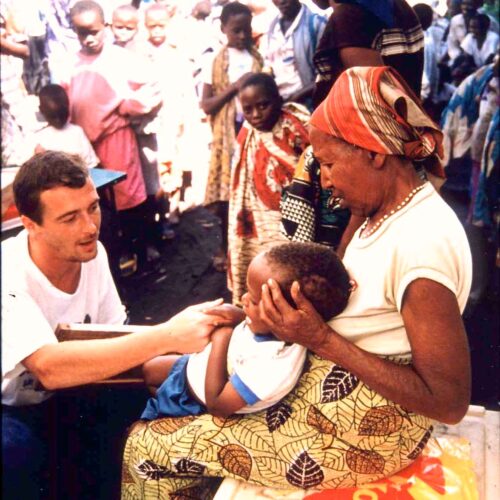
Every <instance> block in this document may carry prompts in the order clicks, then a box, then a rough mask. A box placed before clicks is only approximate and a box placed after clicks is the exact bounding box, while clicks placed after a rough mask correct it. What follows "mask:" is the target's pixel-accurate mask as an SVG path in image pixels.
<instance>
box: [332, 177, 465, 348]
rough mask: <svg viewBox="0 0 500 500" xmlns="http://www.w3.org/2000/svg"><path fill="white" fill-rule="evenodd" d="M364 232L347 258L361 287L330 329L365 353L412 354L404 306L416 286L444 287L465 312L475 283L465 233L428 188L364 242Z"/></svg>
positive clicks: (450, 210)
mask: <svg viewBox="0 0 500 500" xmlns="http://www.w3.org/2000/svg"><path fill="white" fill-rule="evenodd" d="M359 233H360V230H359V229H358V231H357V232H356V233H355V235H354V237H353V239H352V241H351V242H350V243H349V245H348V247H347V249H346V253H345V256H344V259H343V262H344V265H345V266H346V268H347V270H348V272H349V275H350V276H351V277H352V278H353V279H354V280H355V281H356V283H357V288H356V289H355V290H354V291H353V293H352V294H351V297H350V299H349V303H348V304H347V307H346V309H345V310H344V311H343V312H342V313H341V314H339V315H338V316H336V317H335V318H334V319H332V320H331V321H330V322H329V324H330V326H331V327H332V328H333V329H334V330H335V331H336V332H338V333H339V334H340V335H342V336H343V337H345V338H346V339H348V340H349V341H351V342H353V343H354V344H355V345H357V346H358V347H360V348H361V349H364V350H365V351H368V352H372V353H374V354H379V355H404V354H409V353H410V352H411V347H410V343H409V341H408V336H407V334H406V330H405V327H404V324H403V318H402V316H401V306H402V301H403V296H404V293H405V290H406V287H407V286H408V285H409V284H410V283H411V282H412V281H414V280H416V279H418V278H427V279H430V280H433V281H436V282H437V283H440V284H442V285H444V286H445V287H446V288H448V289H450V290H451V291H452V292H453V293H454V294H455V295H456V296H457V300H458V304H459V307H460V311H463V310H464V308H465V304H466V302H467V298H468V296H469V291H470V287H471V281H472V260H471V253H470V248H469V243H468V241H467V237H466V235H465V231H464V229H463V227H462V224H461V223H460V221H459V220H458V218H457V217H456V215H455V213H454V212H453V210H452V209H451V208H450V207H449V206H448V205H447V204H446V203H445V202H444V201H443V199H442V198H441V197H440V196H439V194H438V193H437V192H436V191H435V190H434V188H433V187H432V185H431V184H430V183H428V184H427V185H426V186H425V187H424V189H422V190H421V191H419V192H418V193H417V194H416V195H415V196H414V198H413V199H412V200H411V201H410V202H409V203H408V205H407V206H405V207H404V208H403V209H402V210H400V211H398V212H396V213H395V214H394V215H392V216H391V217H389V218H388V219H387V220H386V221H385V222H383V223H382V225H381V226H380V227H379V228H378V229H377V231H375V232H374V233H373V234H372V235H370V236H369V237H367V238H364V239H362V238H360V237H359ZM436 307H437V308H439V304H436ZM436 335H439V332H436Z"/></svg>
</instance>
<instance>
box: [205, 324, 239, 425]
mask: <svg viewBox="0 0 500 500" xmlns="http://www.w3.org/2000/svg"><path fill="white" fill-rule="evenodd" d="M232 333H233V329H232V328H219V329H218V330H216V331H215V333H214V334H213V335H212V340H211V342H212V348H211V350H210V357H209V358H208V364H207V374H206V377H205V399H206V405H207V409H208V411H209V413H211V414H212V415H216V416H218V417H228V416H229V415H232V414H233V413H234V412H236V411H238V410H239V409H240V408H243V407H244V406H245V405H246V403H245V400H244V399H243V398H242V397H241V396H240V395H239V394H238V393H237V392H236V390H235V389H234V387H233V385H232V384H231V383H230V382H228V379H227V376H228V374H227V349H228V346H229V342H230V340H231V335H232Z"/></svg>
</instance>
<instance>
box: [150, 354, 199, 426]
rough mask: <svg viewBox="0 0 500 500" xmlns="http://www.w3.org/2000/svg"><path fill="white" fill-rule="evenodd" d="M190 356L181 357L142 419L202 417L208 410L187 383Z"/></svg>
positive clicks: (151, 400)
mask: <svg viewBox="0 0 500 500" xmlns="http://www.w3.org/2000/svg"><path fill="white" fill-rule="evenodd" d="M188 361H189V354H185V355H184V356H181V357H180V358H179V359H178V360H177V361H176V362H175V363H174V366H173V367H172V370H171V371H170V373H169V374H168V377H167V378H166V379H165V380H164V381H163V383H162V384H161V386H160V387H159V388H158V391H157V392H156V397H155V398H149V400H148V402H147V405H146V408H145V409H144V411H143V412H142V415H141V418H144V419H146V420H154V419H155V418H160V417H185V416H187V415H200V414H201V413H206V412H207V409H206V407H205V406H203V405H201V404H200V403H198V401H196V400H195V399H194V398H193V397H192V396H191V395H190V394H189V389H188V383H187V374H186V372H187V364H188Z"/></svg>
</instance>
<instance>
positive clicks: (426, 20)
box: [413, 3, 434, 31]
mask: <svg viewBox="0 0 500 500" xmlns="http://www.w3.org/2000/svg"><path fill="white" fill-rule="evenodd" d="M413 10H414V11H415V14H417V17H418V20H419V21H420V24H421V25H422V29H423V30H424V31H426V30H427V29H428V28H429V27H430V26H431V24H432V20H433V18H434V11H433V10H432V7H431V6H430V5H427V4H426V3H417V4H416V5H414V6H413Z"/></svg>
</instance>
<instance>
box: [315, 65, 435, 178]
mask: <svg viewBox="0 0 500 500" xmlns="http://www.w3.org/2000/svg"><path fill="white" fill-rule="evenodd" d="M309 123H310V124H311V125H313V126H314V127H316V128H317V129H319V130H321V131H323V132H325V133H327V134H329V135H333V136H334V137H338V138H340V139H343V140H344V141H346V142H348V143H351V144H355V145H356V146H359V147H362V148H364V149H367V150H369V151H373V152H375V153H382V154H386V155H401V156H405V157H407V158H409V159H411V160H413V161H419V162H421V163H422V165H423V167H424V168H425V169H426V170H428V171H429V172H431V173H432V174H434V175H436V176H438V177H444V171H443V167H442V164H441V161H442V158H443V147H442V142H443V134H442V133H441V131H440V130H439V127H438V126H437V125H436V124H435V123H434V122H433V121H432V120H431V119H430V117H429V116H428V115H427V114H426V112H425V111H424V109H423V108H422V106H421V105H420V103H419V99H418V98H417V97H416V96H415V94H414V93H413V92H412V90H411V89H410V88H409V87H408V85H407V84H406V82H405V81H404V80H403V78H402V77H401V76H400V75H399V74H398V72H397V71H396V70H394V69H393V68H391V67H389V66H378V67H355V68H349V69H347V70H346V71H344V72H343V73H342V74H341V75H340V77H339V78H338V79H337V80H336V82H335V83H334V85H333V87H332V88H331V90H330V92H329V94H328V96H327V97H326V99H325V100H324V101H323V102H322V103H321V104H320V105H319V106H318V108H317V109H316V110H315V111H314V113H313V114H312V117H311V120H310V122H309Z"/></svg>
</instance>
